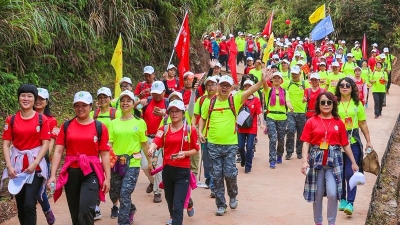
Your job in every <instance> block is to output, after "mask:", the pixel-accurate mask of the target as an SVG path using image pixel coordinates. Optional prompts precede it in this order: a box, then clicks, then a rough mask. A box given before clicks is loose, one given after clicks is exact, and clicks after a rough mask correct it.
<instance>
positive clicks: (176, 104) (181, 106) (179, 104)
mask: <svg viewBox="0 0 400 225" xmlns="http://www.w3.org/2000/svg"><path fill="white" fill-rule="evenodd" d="M172 107H175V108H177V109H180V110H183V111H185V104H184V103H183V102H182V101H181V100H173V101H172V102H170V103H169V104H168V108H167V110H170V109H171V108H172Z"/></svg>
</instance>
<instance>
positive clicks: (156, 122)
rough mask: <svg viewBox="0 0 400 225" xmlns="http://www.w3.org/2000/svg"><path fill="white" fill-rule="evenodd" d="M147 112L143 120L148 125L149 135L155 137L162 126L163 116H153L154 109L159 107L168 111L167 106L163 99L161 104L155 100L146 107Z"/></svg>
mask: <svg viewBox="0 0 400 225" xmlns="http://www.w3.org/2000/svg"><path fill="white" fill-rule="evenodd" d="M146 107H147V108H146V111H145V113H144V114H143V120H144V121H145V122H146V124H147V135H150V134H152V135H155V134H156V133H157V128H158V127H159V126H160V123H161V120H162V119H163V117H162V116H156V115H154V114H153V111H154V107H158V108H160V109H167V106H166V105H165V100H164V99H162V100H161V101H159V102H156V101H155V100H154V99H153V100H151V101H150V103H149V104H148V105H147V106H146Z"/></svg>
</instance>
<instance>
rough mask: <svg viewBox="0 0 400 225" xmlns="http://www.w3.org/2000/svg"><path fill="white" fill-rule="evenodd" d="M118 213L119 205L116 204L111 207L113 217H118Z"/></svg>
mask: <svg viewBox="0 0 400 225" xmlns="http://www.w3.org/2000/svg"><path fill="white" fill-rule="evenodd" d="M118 213H119V211H118V206H116V205H114V206H113V207H112V208H111V216H110V217H111V219H114V218H117V217H118Z"/></svg>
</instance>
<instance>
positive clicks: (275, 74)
mask: <svg viewBox="0 0 400 225" xmlns="http://www.w3.org/2000/svg"><path fill="white" fill-rule="evenodd" d="M274 76H278V77H280V78H282V73H281V72H275V73H273V74H272V77H274Z"/></svg>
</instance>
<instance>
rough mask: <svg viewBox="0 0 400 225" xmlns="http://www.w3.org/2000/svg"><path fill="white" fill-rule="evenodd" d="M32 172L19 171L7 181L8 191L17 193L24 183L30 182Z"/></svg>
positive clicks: (32, 176)
mask: <svg viewBox="0 0 400 225" xmlns="http://www.w3.org/2000/svg"><path fill="white" fill-rule="evenodd" d="M33 178H34V173H31V174H29V173H25V172H23V173H20V174H18V175H17V176H16V177H15V178H13V179H10V180H9V181H8V191H9V192H10V194H12V195H16V194H18V193H19V192H20V191H21V189H22V188H23V187H24V185H25V184H32V181H33Z"/></svg>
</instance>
